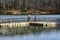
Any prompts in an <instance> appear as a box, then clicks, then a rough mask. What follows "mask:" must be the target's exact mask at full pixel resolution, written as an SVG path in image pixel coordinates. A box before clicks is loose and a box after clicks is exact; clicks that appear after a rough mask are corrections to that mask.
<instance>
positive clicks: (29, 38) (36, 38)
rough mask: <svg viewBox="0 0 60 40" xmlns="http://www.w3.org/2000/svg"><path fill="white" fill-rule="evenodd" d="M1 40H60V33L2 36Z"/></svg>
mask: <svg viewBox="0 0 60 40" xmlns="http://www.w3.org/2000/svg"><path fill="white" fill-rule="evenodd" d="M0 40H60V31H49V32H42V33H36V34H23V35H14V36H13V35H10V36H0Z"/></svg>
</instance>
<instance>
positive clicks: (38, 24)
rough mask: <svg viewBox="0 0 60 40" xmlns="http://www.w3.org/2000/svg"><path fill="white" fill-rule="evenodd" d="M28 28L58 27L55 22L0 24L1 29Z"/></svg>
mask: <svg viewBox="0 0 60 40" xmlns="http://www.w3.org/2000/svg"><path fill="white" fill-rule="evenodd" d="M28 26H42V27H44V28H45V27H56V26H57V24H56V23H55V22H10V23H9V22H7V23H0V27H5V28H6V27H28Z"/></svg>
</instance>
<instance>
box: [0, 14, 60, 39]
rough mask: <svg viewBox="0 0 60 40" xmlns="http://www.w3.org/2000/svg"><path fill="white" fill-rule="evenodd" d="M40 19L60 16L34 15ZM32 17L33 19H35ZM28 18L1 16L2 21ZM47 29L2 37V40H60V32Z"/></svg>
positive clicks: (0, 36)
mask: <svg viewBox="0 0 60 40" xmlns="http://www.w3.org/2000/svg"><path fill="white" fill-rule="evenodd" d="M34 16H37V19H39V18H38V17H40V18H41V19H42V18H43V19H44V18H52V19H53V18H54V19H56V18H60V15H34ZM34 16H33V15H32V16H31V17H32V19H33V18H34ZM20 17H21V18H22V17H23V18H26V17H27V15H25V16H24V15H18V16H16V15H14V16H13V15H0V19H6V18H20ZM48 30H49V29H46V30H41V31H40V30H37V31H35V32H34V31H32V33H27V32H26V33H25V34H17V35H16V34H15V35H0V40H60V30H56V29H51V30H49V31H48Z"/></svg>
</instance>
